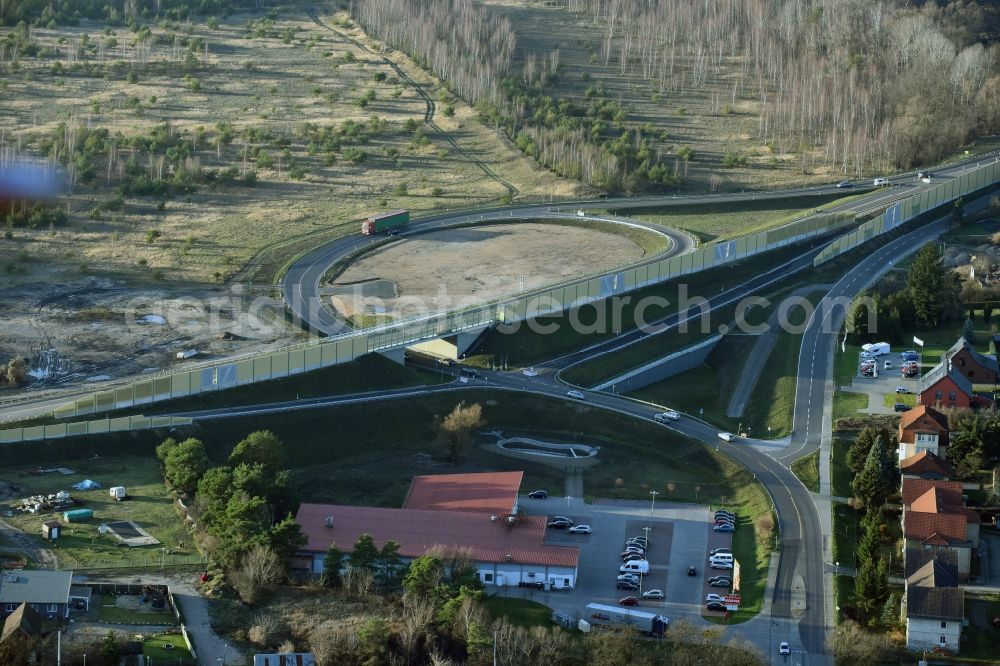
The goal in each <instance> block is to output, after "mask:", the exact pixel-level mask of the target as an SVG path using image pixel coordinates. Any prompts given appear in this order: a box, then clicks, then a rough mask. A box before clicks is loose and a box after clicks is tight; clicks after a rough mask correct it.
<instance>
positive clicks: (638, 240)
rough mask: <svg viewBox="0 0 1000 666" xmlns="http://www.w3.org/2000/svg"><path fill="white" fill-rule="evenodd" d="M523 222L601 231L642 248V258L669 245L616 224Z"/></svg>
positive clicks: (650, 234) (639, 229) (654, 235)
mask: <svg viewBox="0 0 1000 666" xmlns="http://www.w3.org/2000/svg"><path fill="white" fill-rule="evenodd" d="M525 221H527V222H533V223H535V224H557V225H561V226H567V227H577V226H584V227H586V228H587V229H593V230H595V231H603V232H605V233H609V234H615V235H616V236H624V237H625V238H627V239H629V240H630V241H632V242H633V243H635V244H636V245H638V246H639V247H641V248H642V253H643V256H644V257H653V256H656V255H657V254H660V253H661V252H663V251H664V250H666V249H667V248H668V247H669V245H670V240H669V239H667V238H666V237H664V236H662V235H660V234H658V233H655V232H653V231H649V230H648V229H643V228H642V227H631V226H625V225H623V224H618V223H616V222H602V221H599V220H579V221H576V220H568V219H562V220H560V219H554V220H551V219H548V220H547V219H541V220H525ZM494 223H495V222H494Z"/></svg>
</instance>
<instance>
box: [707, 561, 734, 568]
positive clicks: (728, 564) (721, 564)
mask: <svg viewBox="0 0 1000 666" xmlns="http://www.w3.org/2000/svg"><path fill="white" fill-rule="evenodd" d="M711 567H712V568H713V569H732V568H733V563H732V562H721V561H720V562H712V564H711Z"/></svg>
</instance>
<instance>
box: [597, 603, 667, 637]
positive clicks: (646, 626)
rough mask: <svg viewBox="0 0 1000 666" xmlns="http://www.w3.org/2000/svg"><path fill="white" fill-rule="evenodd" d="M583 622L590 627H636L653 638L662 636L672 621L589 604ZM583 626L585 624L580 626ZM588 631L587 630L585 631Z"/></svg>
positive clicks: (630, 610)
mask: <svg viewBox="0 0 1000 666" xmlns="http://www.w3.org/2000/svg"><path fill="white" fill-rule="evenodd" d="M583 620H584V622H585V623H586V624H587V625H590V626H595V625H596V626H602V627H621V626H628V627H635V628H636V629H638V630H639V631H641V632H643V633H645V634H650V635H653V636H662V635H663V632H664V631H665V630H666V628H667V625H669V624H670V620H669V619H668V618H666V617H664V616H663V615H659V614H657V613H647V612H646V611H641V610H633V609H631V608H619V607H617V606H605V605H603V604H587V608H586V609H585V611H584V614H583ZM580 626H581V627H582V626H583V623H581V625H580ZM584 631H586V630H584Z"/></svg>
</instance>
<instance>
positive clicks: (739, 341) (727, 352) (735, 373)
mask: <svg viewBox="0 0 1000 666" xmlns="http://www.w3.org/2000/svg"><path fill="white" fill-rule="evenodd" d="M755 342H756V340H755V339H754V338H751V337H747V336H737V335H733V336H726V337H724V338H723V339H722V341H721V342H720V343H719V344H718V345H717V346H716V348H715V349H713V350H712V353H711V354H709V356H708V358H707V359H706V361H705V365H701V366H699V367H697V368H694V369H692V370H688V371H687V372H682V373H681V374H679V375H675V376H673V377H670V378H668V379H665V380H663V381H661V382H657V383H655V384H650V385H649V386H646V387H644V388H642V389H640V390H638V391H635V392H634V393H630V394H629V395H630V396H632V397H635V398H639V399H640V400H646V401H648V402H652V403H655V404H658V405H663V406H665V407H671V408H673V409H676V410H677V411H680V412H685V413H687V414H697V415H698V416H699V418H701V419H704V420H705V421H708V422H709V423H713V424H715V425H717V426H719V428H721V429H722V430H730V431H733V432H735V431H736V426H737V425H738V423H739V420H738V419H731V418H729V417H728V416H726V409H727V408H728V407H729V400H730V398H731V397H732V394H733V390H734V389H735V388H736V384H737V383H738V382H739V379H740V375H742V373H743V366H744V364H745V363H746V358H747V354H748V353H749V351H750V349H751V348H752V347H753V345H754V343H755Z"/></svg>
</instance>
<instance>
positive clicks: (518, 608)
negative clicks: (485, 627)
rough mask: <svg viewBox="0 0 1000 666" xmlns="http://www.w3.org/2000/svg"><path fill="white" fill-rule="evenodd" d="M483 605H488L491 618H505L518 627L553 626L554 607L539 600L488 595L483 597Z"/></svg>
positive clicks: (487, 608)
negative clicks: (551, 607)
mask: <svg viewBox="0 0 1000 666" xmlns="http://www.w3.org/2000/svg"><path fill="white" fill-rule="evenodd" d="M483 606H485V607H486V610H487V611H488V612H489V614H490V618H491V619H494V620H499V619H500V618H505V619H506V620H507V622H509V623H511V624H513V625H514V626H516V627H549V626H552V609H550V608H549V607H548V606H546V605H545V604H540V603H538V602H537V601H528V600H527V599H510V598H507V597H486V598H485V599H483Z"/></svg>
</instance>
